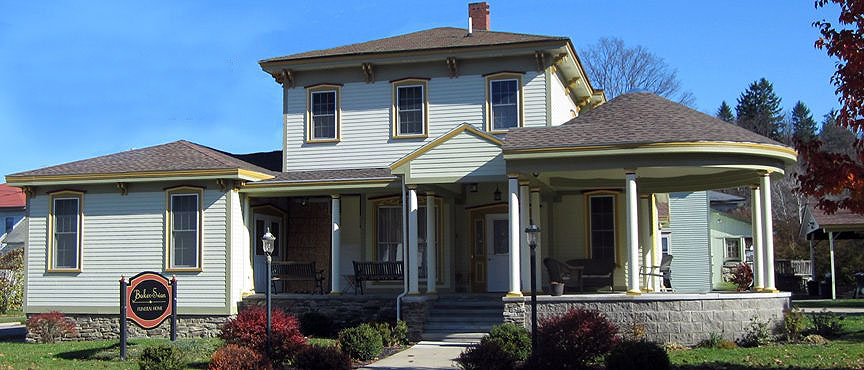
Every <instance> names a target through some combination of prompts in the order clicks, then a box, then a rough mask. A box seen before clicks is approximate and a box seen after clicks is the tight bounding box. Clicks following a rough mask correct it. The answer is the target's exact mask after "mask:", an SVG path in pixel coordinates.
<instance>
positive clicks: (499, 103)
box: [486, 73, 522, 133]
mask: <svg viewBox="0 0 864 370" xmlns="http://www.w3.org/2000/svg"><path fill="white" fill-rule="evenodd" d="M486 80H487V84H488V86H487V97H486V98H487V100H486V103H487V105H488V113H487V119H488V123H487V127H486V130H487V131H489V132H493V133H503V132H507V130H509V129H511V128H514V127H521V126H522V77H521V75H520V74H515V73H497V74H494V75H490V76H487V77H486Z"/></svg>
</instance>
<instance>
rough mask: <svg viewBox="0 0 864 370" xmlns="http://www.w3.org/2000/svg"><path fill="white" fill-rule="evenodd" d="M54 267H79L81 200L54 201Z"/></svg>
mask: <svg viewBox="0 0 864 370" xmlns="http://www.w3.org/2000/svg"><path fill="white" fill-rule="evenodd" d="M53 203H54V204H53V207H54V210H53V218H54V220H53V225H52V228H53V234H54V235H52V238H53V249H54V251H53V256H52V261H53V263H52V264H53V266H52V268H55V269H77V268H78V267H79V261H78V257H79V249H80V248H81V245H80V239H79V237H78V236H79V234H80V232H81V217H80V216H81V213H80V207H81V200H80V199H78V198H55V199H54V200H53Z"/></svg>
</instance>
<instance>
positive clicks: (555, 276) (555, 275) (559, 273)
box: [543, 257, 582, 289]
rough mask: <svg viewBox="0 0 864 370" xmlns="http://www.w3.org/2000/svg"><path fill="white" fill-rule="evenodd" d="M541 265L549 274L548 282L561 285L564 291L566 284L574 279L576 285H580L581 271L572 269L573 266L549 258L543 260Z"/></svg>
mask: <svg viewBox="0 0 864 370" xmlns="http://www.w3.org/2000/svg"><path fill="white" fill-rule="evenodd" d="M543 265H545V266H546V271H547V272H549V281H550V282H556V283H562V284H564V287H565V289H566V287H567V283H568V282H569V281H570V280H571V279H573V278H574V277H575V278H576V282H577V284H579V285H580V286H581V285H582V270H581V269H574V268H573V266H570V265H568V264H566V263H564V262H561V261H559V260H556V259H554V258H549V257H547V258H544V259H543ZM580 289H581V288H580Z"/></svg>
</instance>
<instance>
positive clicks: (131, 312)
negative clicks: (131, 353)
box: [126, 271, 174, 329]
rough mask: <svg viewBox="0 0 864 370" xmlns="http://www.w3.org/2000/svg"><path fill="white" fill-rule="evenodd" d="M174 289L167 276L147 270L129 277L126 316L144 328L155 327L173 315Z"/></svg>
mask: <svg viewBox="0 0 864 370" xmlns="http://www.w3.org/2000/svg"><path fill="white" fill-rule="evenodd" d="M173 294H174V289H173V286H172V284H171V281H169V280H168V279H167V278H166V277H164V276H162V274H159V273H157V272H151V271H145V272H142V273H140V274H138V275H135V276H134V277H132V278H131V279H129V285H128V286H127V287H126V317H128V318H129V319H130V320H132V322H134V323H135V324H138V326H140V327H141V328H142V329H153V328H155V327H157V326H159V324H161V323H162V322H163V321H165V319H166V318H168V317H169V316H171V313H172V311H173V310H172V304H171V303H172V302H171V298H172V296H173Z"/></svg>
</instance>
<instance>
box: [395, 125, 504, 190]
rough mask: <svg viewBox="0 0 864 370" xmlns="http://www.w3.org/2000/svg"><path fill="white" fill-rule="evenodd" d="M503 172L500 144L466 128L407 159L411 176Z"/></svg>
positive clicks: (418, 177)
mask: <svg viewBox="0 0 864 370" xmlns="http://www.w3.org/2000/svg"><path fill="white" fill-rule="evenodd" d="M506 171H507V165H506V164H505V163H504V157H503V155H502V154H501V147H499V146H498V145H496V144H495V143H492V142H490V141H489V140H486V139H484V138H481V137H479V136H477V135H475V134H474V133H471V132H470V131H463V132H462V133H460V134H458V135H456V136H454V137H452V138H450V140H447V141H446V142H444V143H442V144H441V145H438V146H436V147H434V148H432V149H431V150H429V151H428V152H426V153H423V154H422V155H421V156H419V157H417V158H415V159H414V160H412V161H411V178H413V179H421V178H451V179H452V178H460V179H461V178H471V177H477V176H501V175H503V174H505V173H506Z"/></svg>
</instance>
